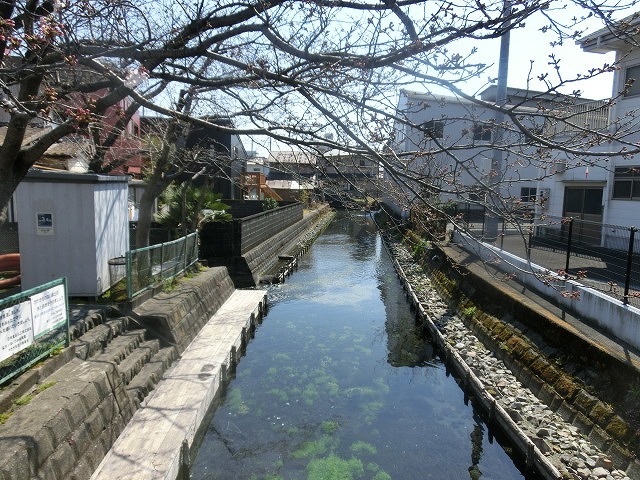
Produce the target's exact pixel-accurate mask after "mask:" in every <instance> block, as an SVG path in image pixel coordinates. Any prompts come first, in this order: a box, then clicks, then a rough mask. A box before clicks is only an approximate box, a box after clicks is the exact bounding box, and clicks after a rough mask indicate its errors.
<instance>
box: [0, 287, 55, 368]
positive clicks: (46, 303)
mask: <svg viewBox="0 0 640 480" xmlns="http://www.w3.org/2000/svg"><path fill="white" fill-rule="evenodd" d="M50 285H51V286H50ZM3 304H4V305H9V306H7V307H4V306H3ZM67 317H68V314H67V292H66V287H65V284H64V280H62V283H60V281H57V282H51V283H49V284H47V285H43V286H42V287H38V288H35V289H32V290H29V291H27V292H24V293H19V294H17V295H14V296H12V297H9V298H7V299H6V300H5V301H1V302H0V361H3V360H5V359H7V358H9V357H10V356H11V355H13V354H15V353H18V352H19V351H21V350H23V349H25V348H27V347H28V346H29V345H31V344H33V343H34V342H35V341H37V340H38V338H39V337H41V336H43V335H45V334H46V333H49V332H51V331H52V330H54V329H56V328H58V327H61V326H63V325H65V324H66V323H67V321H68V320H67ZM67 335H68V332H67Z"/></svg>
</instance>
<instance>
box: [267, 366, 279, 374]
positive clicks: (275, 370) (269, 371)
mask: <svg viewBox="0 0 640 480" xmlns="http://www.w3.org/2000/svg"><path fill="white" fill-rule="evenodd" d="M277 373H278V369H277V368H276V367H270V368H269V370H267V375H276V374H277Z"/></svg>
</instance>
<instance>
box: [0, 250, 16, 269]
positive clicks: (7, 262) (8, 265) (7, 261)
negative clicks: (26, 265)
mask: <svg viewBox="0 0 640 480" xmlns="http://www.w3.org/2000/svg"><path fill="white" fill-rule="evenodd" d="M19 271H20V254H19V253H6V254H4V255H0V272H19Z"/></svg>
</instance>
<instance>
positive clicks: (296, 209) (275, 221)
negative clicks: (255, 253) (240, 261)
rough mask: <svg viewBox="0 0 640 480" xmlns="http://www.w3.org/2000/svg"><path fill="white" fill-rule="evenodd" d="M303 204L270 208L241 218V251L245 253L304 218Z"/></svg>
mask: <svg viewBox="0 0 640 480" xmlns="http://www.w3.org/2000/svg"><path fill="white" fill-rule="evenodd" d="M302 210H303V206H302V204H301V203H297V204H292V205H288V206H286V207H281V208H277V209H274V210H268V211H266V212H262V213H260V214H258V215H252V216H250V217H246V218H243V219H241V220H239V222H240V237H241V239H240V241H241V247H240V253H241V254H245V253H247V252H248V251H249V250H251V249H252V248H255V247H257V246H258V245H260V244H261V243H264V242H266V241H267V240H269V239H270V238H271V237H273V236H274V235H276V234H278V233H280V232H282V231H283V230H284V229H285V228H287V227H289V226H291V225H293V224H294V223H296V222H299V221H300V220H302V217H303V212H302Z"/></svg>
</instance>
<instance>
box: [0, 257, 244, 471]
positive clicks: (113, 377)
mask: <svg viewBox="0 0 640 480" xmlns="http://www.w3.org/2000/svg"><path fill="white" fill-rule="evenodd" d="M233 291H234V287H233V282H232V281H231V279H230V277H229V275H228V273H227V270H226V269H225V268H221V267H220V268H211V269H209V270H207V271H204V272H201V273H200V274H199V275H198V276H197V277H194V278H190V279H185V280H184V281H183V282H182V283H181V284H180V285H179V286H178V287H177V288H176V289H175V290H174V291H173V292H168V293H163V294H160V295H159V296H158V297H157V298H154V299H152V300H149V301H148V302H146V303H145V304H144V305H143V306H142V307H139V308H138V309H137V310H136V314H137V317H138V318H137V319H135V318H130V319H129V321H130V322H133V323H136V322H140V323H142V324H143V325H145V326H147V327H149V328H152V329H154V330H156V331H157V332H158V335H159V336H160V337H162V338H163V339H164V340H165V341H166V342H167V343H169V344H174V345H175V346H176V347H177V349H178V350H179V351H182V350H184V348H185V347H186V346H187V345H188V344H189V342H190V341H191V340H192V339H193V338H194V337H195V335H196V334H197V333H198V331H199V330H200V328H201V327H202V325H203V324H204V323H206V322H207V320H208V319H209V318H210V317H211V315H212V314H213V313H215V311H216V310H218V308H219V307H220V306H221V305H222V304H223V303H224V302H225V300H226V299H227V298H228V297H229V296H230V295H231V294H232V293H233ZM105 326H106V324H105ZM111 328H113V327H111ZM89 333H91V331H90V332H89ZM85 336H91V335H85ZM82 338H83V337H80V339H79V340H78V341H77V342H80V343H82V342H83V340H82ZM107 341H108V340H107V339H105V340H104V342H105V343H104V344H103V345H102V347H101V350H103V349H104V348H105V346H106V342H107ZM85 343H86V342H85ZM68 351H69V352H74V351H78V346H77V345H75V346H72V348H70V349H68ZM61 358H64V359H65V360H67V362H66V363H64V364H63V365H59V363H60V361H59V359H61ZM50 364H51V365H55V366H56V367H58V368H57V369H56V370H55V371H51V370H52V369H51V368H49V367H48V366H49V365H50ZM38 371H42V372H48V373H49V375H47V376H45V377H43V375H39V374H38V373H37V372H38ZM31 377H34V378H35V377H37V378H38V381H39V384H38V385H34V384H33V382H30V379H31ZM25 379H26V380H25V381H26V382H28V383H25V386H28V388H27V389H26V390H25V388H21V385H15V386H12V388H15V389H16V391H17V392H19V393H18V394H19V395H22V397H20V399H19V400H18V401H16V400H15V399H14V402H15V403H14V405H13V407H12V409H13V410H12V412H11V415H10V416H9V418H7V419H6V420H5V421H4V423H3V424H2V425H0V478H2V479H6V480H29V479H34V478H39V479H40V478H41V479H51V480H68V479H71V480H81V479H88V478H89V477H90V476H91V474H92V472H93V471H94V469H95V468H96V467H97V465H98V464H99V463H100V461H101V460H102V458H103V457H104V456H105V455H106V453H107V451H108V450H109V448H110V447H111V445H112V444H113V442H114V441H115V440H116V439H117V438H118V436H119V435H120V433H121V432H122V430H123V429H124V427H125V425H126V424H127V423H128V422H129V420H130V419H131V417H132V415H133V413H134V412H135V410H136V408H137V405H136V404H135V403H134V401H133V400H132V398H131V396H130V395H129V393H128V392H127V390H126V387H127V385H126V384H125V379H124V378H123V376H122V374H121V373H120V372H119V371H118V366H117V363H116V362H112V361H105V360H103V359H102V358H101V355H100V354H97V355H96V356H95V357H90V358H87V359H82V358H78V357H77V356H76V357H73V358H68V356H67V355H66V354H63V355H60V356H58V357H53V358H51V359H49V360H48V361H47V362H45V363H44V364H43V365H42V366H39V367H36V368H34V369H33V370H32V371H31V372H29V374H27V375H25ZM21 381H22V379H21V378H19V379H18V380H17V381H16V384H19V383H21ZM25 393H26V394H25Z"/></svg>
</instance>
